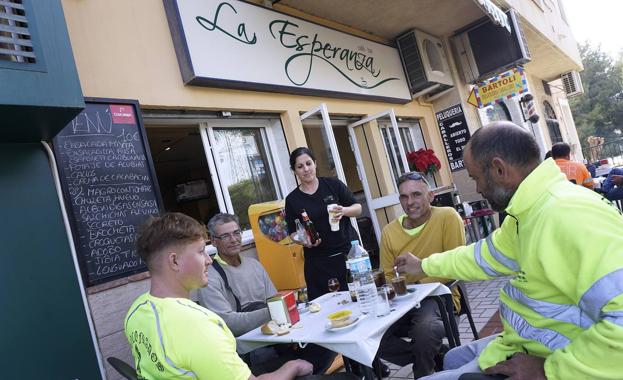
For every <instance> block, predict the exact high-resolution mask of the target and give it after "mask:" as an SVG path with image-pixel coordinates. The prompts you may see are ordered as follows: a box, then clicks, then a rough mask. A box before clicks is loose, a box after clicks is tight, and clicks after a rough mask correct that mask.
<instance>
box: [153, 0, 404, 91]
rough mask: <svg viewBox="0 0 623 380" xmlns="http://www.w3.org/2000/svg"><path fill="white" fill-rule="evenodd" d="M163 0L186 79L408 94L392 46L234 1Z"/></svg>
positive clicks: (228, 85)
mask: <svg viewBox="0 0 623 380" xmlns="http://www.w3.org/2000/svg"><path fill="white" fill-rule="evenodd" d="M163 1H164V5H165V9H166V11H167V18H168V20H169V26H170V29H171V34H172V37H173V42H174V45H175V49H176V52H177V57H178V61H179V64H180V68H181V71H182V76H183V79H184V82H185V83H186V84H192V85H206V86H215V87H225V88H239V89H250V90H261V91H273V92H288V93H298V94H311V95H325V96H333V97H341V98H354V99H365V100H381V101H388V102H394V103H407V102H409V101H411V96H410V94H409V88H408V86H407V82H406V80H405V75H404V71H403V69H402V64H401V63H400V57H399V55H398V51H397V50H396V49H395V48H393V47H390V46H386V45H382V44H379V43H376V42H372V41H369V40H366V39H362V38H359V37H355V36H352V35H350V34H347V33H342V32H338V31H336V30H333V29H330V28H326V27H324V26H320V25H317V24H313V23H310V22H307V21H304V20H302V19H299V18H296V17H293V16H288V15H285V14H282V13H279V12H275V11H272V10H269V9H266V8H264V7H261V6H257V5H253V4H249V3H245V2H241V1H235V0H230V1H222V0H163Z"/></svg>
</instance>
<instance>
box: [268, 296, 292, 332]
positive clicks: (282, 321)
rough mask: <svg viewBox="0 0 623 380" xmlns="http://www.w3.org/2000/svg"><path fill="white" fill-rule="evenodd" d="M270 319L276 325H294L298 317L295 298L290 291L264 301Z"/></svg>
mask: <svg viewBox="0 0 623 380" xmlns="http://www.w3.org/2000/svg"><path fill="white" fill-rule="evenodd" d="M266 303H267V304H268V312H269V313H270V319H272V320H273V321H275V322H277V324H278V325H280V326H283V325H286V326H288V327H289V326H292V325H294V324H296V323H297V322H298V321H299V319H300V317H299V311H298V309H297V308H296V298H295V297H294V292H293V291H291V290H287V291H281V292H279V293H277V294H276V295H274V296H272V297H270V298H269V299H268V300H266Z"/></svg>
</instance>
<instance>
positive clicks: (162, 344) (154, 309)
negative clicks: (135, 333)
mask: <svg viewBox="0 0 623 380" xmlns="http://www.w3.org/2000/svg"><path fill="white" fill-rule="evenodd" d="M149 304H150V305H151V309H152V310H153V312H154V315H155V316H156V327H157V328H158V338H159V339H160V345H161V346H162V352H163V353H164V359H165V360H166V361H167V363H168V364H169V365H170V366H171V367H173V368H174V369H175V370H177V372H179V373H180V375H183V376H191V377H197V376H196V375H195V374H194V373H193V372H192V371H187V370H185V369H181V368H178V367H177V366H176V365H175V364H173V361H172V360H171V359H170V358H169V357H168V356H167V351H166V349H165V348H164V341H163V340H162V331H161V330H160V316H159V315H158V310H156V305H154V303H153V302H149Z"/></svg>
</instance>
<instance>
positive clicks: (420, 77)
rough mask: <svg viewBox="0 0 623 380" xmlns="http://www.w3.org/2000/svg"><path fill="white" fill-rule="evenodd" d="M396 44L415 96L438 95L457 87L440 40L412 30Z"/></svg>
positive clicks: (398, 39)
mask: <svg viewBox="0 0 623 380" xmlns="http://www.w3.org/2000/svg"><path fill="white" fill-rule="evenodd" d="M396 44H397V45H398V51H399V52H400V60H401V61H402V67H403V68H404V71H405V74H406V76H407V81H408V83H409V88H410V89H411V93H412V94H415V93H420V94H423V93H428V94H436V93H439V92H441V91H444V90H447V89H448V88H450V87H452V86H453V85H454V83H453V82H452V75H451V74H450V67H449V65H448V60H447V58H446V53H445V52H444V50H443V45H442V44H441V40H440V39H439V38H436V37H433V36H431V35H429V34H426V33H424V32H421V31H419V30H411V31H409V32H407V33H405V34H403V35H401V36H400V37H398V38H397V39H396Z"/></svg>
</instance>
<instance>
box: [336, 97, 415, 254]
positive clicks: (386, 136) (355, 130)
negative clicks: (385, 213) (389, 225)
mask: <svg viewBox="0 0 623 380" xmlns="http://www.w3.org/2000/svg"><path fill="white" fill-rule="evenodd" d="M387 117H389V121H390V124H389V125H388V126H385V127H383V126H382V125H381V124H379V132H380V135H381V139H382V146H383V150H384V155H385V158H386V162H385V163H381V165H382V166H384V165H387V166H385V167H382V166H381V167H380V168H378V167H376V168H375V164H373V163H372V161H374V160H373V159H371V157H374V152H371V151H370V145H368V143H367V141H366V140H367V139H366V138H365V130H364V125H365V124H367V123H370V122H372V121H378V119H381V118H387ZM348 133H349V135H350V138H351V143H352V147H353V151H354V152H355V158H356V160H357V171H358V172H359V177H360V178H361V182H362V183H363V187H364V193H365V196H366V200H367V204H368V207H369V208H370V217H371V219H372V224H373V226H374V232H375V234H376V238H377V241H379V242H380V241H381V223H380V222H379V218H378V212H380V211H382V210H383V209H385V208H392V207H393V208H396V207H397V208H396V209H395V213H397V214H399V213H401V212H402V211H401V210H402V208H401V207H400V202H399V200H398V188H397V187H396V179H397V178H398V177H399V176H400V175H402V174H403V173H406V172H408V171H409V164H408V162H407V156H406V153H405V148H404V144H403V139H402V135H401V133H400V130H399V129H398V123H397V122H396V115H395V113H394V110H393V109H389V110H387V111H383V112H380V113H378V114H376V115H372V116H369V117H366V118H364V119H361V120H359V121H357V122H355V123H352V124H350V125H349V126H348ZM364 157H365V158H364ZM376 165H379V163H377V164H376ZM380 173H391V176H390V177H389V179H388V180H389V182H391V185H389V186H387V187H385V189H382V188H381V187H379V189H376V190H374V191H373V190H372V188H371V181H375V182H377V183H378V176H379V175H382V174H380Z"/></svg>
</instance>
